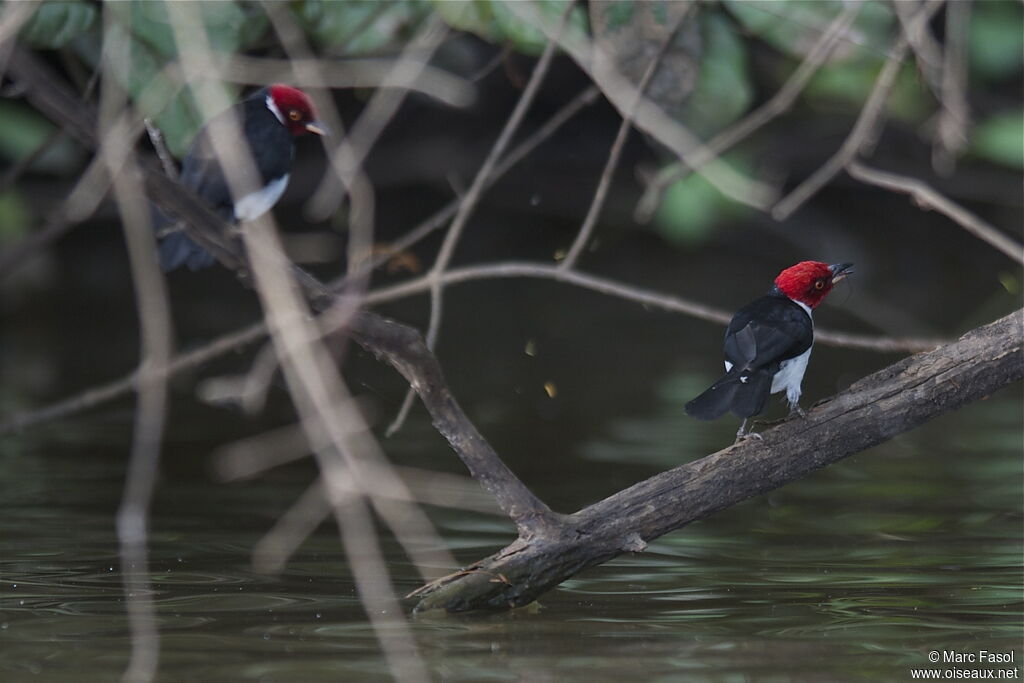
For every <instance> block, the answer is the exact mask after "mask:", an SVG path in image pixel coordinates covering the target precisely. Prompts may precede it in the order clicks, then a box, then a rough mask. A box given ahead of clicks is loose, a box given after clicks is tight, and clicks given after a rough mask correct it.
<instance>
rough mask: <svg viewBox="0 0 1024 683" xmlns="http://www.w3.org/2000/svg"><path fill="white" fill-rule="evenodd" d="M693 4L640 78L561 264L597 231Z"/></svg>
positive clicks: (575, 256) (571, 260)
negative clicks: (645, 102) (629, 142)
mask: <svg viewBox="0 0 1024 683" xmlns="http://www.w3.org/2000/svg"><path fill="white" fill-rule="evenodd" d="M692 7H693V5H692V4H690V5H686V6H685V7H684V8H683V10H682V11H681V12H680V13H679V17H678V18H677V19H676V22H675V24H674V25H673V26H672V28H671V30H670V31H669V32H668V35H667V36H666V37H665V40H664V42H662V44H661V46H660V47H659V48H658V52H657V54H655V55H654V59H652V60H651V63H650V64H648V65H647V70H646V71H644V75H643V77H642V78H641V79H640V84H639V85H638V86H637V90H636V100H635V101H634V102H633V106H632V107H630V108H629V111H628V113H627V114H625V115H624V116H623V117H622V123H620V124H619V131H618V132H617V133H616V134H615V140H614V142H612V147H611V150H609V152H608V160H607V161H606V162H605V165H604V170H603V171H602V172H601V178H600V180H599V181H598V183H597V190H595V191H594V198H593V199H592V200H591V202H590V208H589V209H587V215H586V217H585V218H584V219H583V225H582V226H581V227H580V230H579V232H578V233H577V234H576V238H575V239H574V240H573V243H572V246H570V247H569V251H568V253H567V254H566V255H565V260H563V261H562V263H561V266H560V267H561V268H564V269H566V270H568V269H569V268H572V267H573V266H575V265H576V262H577V261H579V258H580V254H581V253H582V252H583V248H584V247H586V245H587V243H588V242H589V241H590V236H591V234H592V233H593V231H594V226H595V225H596V224H597V218H598V216H600V215H601V209H603V208H604V202H605V199H606V198H607V196H608V190H609V189H610V188H611V184H612V177H613V176H614V175H615V170H616V169H617V168H618V167H619V159H620V158H621V156H622V149H623V147H625V145H626V138H627V137H628V136H629V131H630V130H631V129H632V128H633V116H634V114H635V113H636V108H637V105H639V104H640V100H641V99H642V98H643V97H644V95H645V94H646V92H647V86H649V85H650V83H651V79H652V78H653V77H654V74H655V72H656V71H657V70H658V67H659V65H660V64H661V60H662V59H664V57H665V53H666V52H668V48H669V46H671V45H672V43H673V42H674V41H675V39H676V35H678V33H679V29H681V28H682V26H683V23H684V22H685V21H686V20H687V18H688V17H689V16H690V10H691V8H692Z"/></svg>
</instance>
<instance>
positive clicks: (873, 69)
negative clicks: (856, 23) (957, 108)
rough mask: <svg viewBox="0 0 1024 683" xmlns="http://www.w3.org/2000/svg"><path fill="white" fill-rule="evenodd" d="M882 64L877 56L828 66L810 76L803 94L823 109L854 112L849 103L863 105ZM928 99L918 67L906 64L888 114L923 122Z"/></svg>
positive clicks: (894, 91) (896, 86) (893, 91)
mask: <svg viewBox="0 0 1024 683" xmlns="http://www.w3.org/2000/svg"><path fill="white" fill-rule="evenodd" d="M882 66H883V61H882V60H881V59H879V58H876V57H866V58H862V59H857V60H853V61H847V62H840V63H838V64H833V65H831V66H826V67H825V68H823V69H820V70H819V71H818V73H816V74H815V75H814V77H813V78H811V80H810V82H809V83H808V84H807V88H806V89H805V91H804V97H805V98H806V99H807V100H808V101H809V102H811V103H813V104H814V105H815V106H816V107H818V108H819V109H821V110H826V109H828V108H831V109H833V110H836V111H843V112H848V113H850V114H851V115H852V114H855V113H856V111H855V110H851V109H850V106H851V105H853V106H855V107H858V108H859V107H861V106H863V104H864V101H865V100H866V99H867V97H868V95H869V94H870V92H871V89H872V88H873V87H874V84H875V80H876V79H877V78H878V72H879V71H880V70H881V68H882ZM927 102H928V97H927V96H926V88H925V85H924V83H923V82H922V80H921V79H920V78H919V77H918V74H917V70H916V67H915V66H914V65H913V64H905V65H903V67H902V68H901V69H900V72H899V74H898V75H897V76H896V82H895V83H894V84H893V87H892V91H891V94H890V95H889V100H888V103H887V106H888V111H889V113H890V114H891V115H892V116H894V117H896V118H899V119H901V120H903V121H909V122H914V121H920V120H921V119H922V118H923V117H924V116H925V115H926V110H925V105H926V103H927Z"/></svg>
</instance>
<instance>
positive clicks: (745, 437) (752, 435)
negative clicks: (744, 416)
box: [733, 431, 764, 446]
mask: <svg viewBox="0 0 1024 683" xmlns="http://www.w3.org/2000/svg"><path fill="white" fill-rule="evenodd" d="M752 440H756V441H764V437H763V436H761V435H760V434H758V433H757V432H742V431H739V432H736V441H735V442H734V443H733V445H734V446H735V445H736V444H738V443H743V442H744V441H752Z"/></svg>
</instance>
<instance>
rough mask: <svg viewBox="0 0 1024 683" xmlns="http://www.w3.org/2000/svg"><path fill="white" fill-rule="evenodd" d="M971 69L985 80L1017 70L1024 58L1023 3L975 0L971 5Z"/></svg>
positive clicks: (1002, 76) (1011, 73)
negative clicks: (1023, 54) (981, 0)
mask: <svg viewBox="0 0 1024 683" xmlns="http://www.w3.org/2000/svg"><path fill="white" fill-rule="evenodd" d="M969 41H970V42H969V47H968V49H969V51H970V66H971V71H972V72H973V73H974V74H976V75H977V76H980V77H981V78H984V79H986V80H999V79H1003V78H1009V77H1011V76H1013V75H1014V74H1018V73H1020V71H1021V69H1022V67H1024V62H1022V60H1021V54H1022V53H1024V7H1021V5H1020V3H1017V2H976V3H974V4H973V5H972V6H971V26H970V34H969Z"/></svg>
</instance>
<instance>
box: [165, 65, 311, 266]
mask: <svg viewBox="0 0 1024 683" xmlns="http://www.w3.org/2000/svg"><path fill="white" fill-rule="evenodd" d="M227 116H235V117H237V118H236V120H237V121H238V122H239V125H240V126H241V127H242V136H243V137H244V139H245V143H246V145H247V146H248V147H249V153H250V154H251V155H252V160H253V163H255V165H256V170H257V171H259V176H260V177H259V182H258V185H259V186H260V189H258V190H256V191H255V192H252V193H251V194H248V195H246V196H245V197H241V198H239V200H238V201H237V202H236V201H234V199H233V198H232V196H231V190H230V187H229V185H228V181H227V178H226V177H225V176H224V169H223V168H221V165H220V161H219V160H218V159H217V155H216V154H215V153H214V148H213V144H212V143H211V142H210V128H211V124H213V121H214V120H216V119H218V118H220V117H227ZM325 130H326V129H325V128H324V127H323V126H322V125H321V124H320V122H319V121H317V117H316V109H314V107H313V103H312V102H311V101H310V99H309V97H307V96H306V93H304V92H302V91H301V90H299V89H297V88H292V87H290V86H287V85H282V84H280V83H278V84H275V85H271V86H268V87H266V88H262V89H260V90H257V91H256V92H255V93H253V94H252V95H250V96H249V97H247V98H246V99H244V100H242V101H241V102H239V103H238V104H236V105H234V106H233V107H231V108H230V109H228V110H227V111H224V112H222V113H220V114H218V115H217V116H216V117H215V119H213V120H211V121H209V122H207V124H206V125H205V126H203V128H202V129H201V130H200V131H199V133H198V134H196V137H195V139H194V140H193V141H192V145H191V147H190V148H189V151H188V154H186V155H185V159H184V160H183V161H182V163H181V178H180V182H181V184H182V185H184V186H185V187H187V188H189V189H190V190H192V191H193V192H195V193H196V195H198V196H199V198H200V199H202V200H204V201H205V202H206V203H207V204H209V205H210V207H211V208H212V209H213V210H214V211H216V212H217V213H218V214H220V215H221V216H222V217H223V218H224V219H225V220H228V221H251V220H253V219H255V218H258V217H259V216H261V215H263V214H264V213H266V212H267V211H269V210H270V209H271V207H273V206H274V204H276V203H277V200H278V199H280V198H281V195H282V194H284V189H285V187H287V186H288V176H289V175H290V174H291V169H292V157H293V156H294V155H295V145H294V143H293V138H296V137H298V136H300V135H305V134H306V133H315V134H316V135H324V133H325ZM171 223H172V221H171V220H170V219H168V218H167V217H166V216H160V217H158V219H157V221H156V224H157V225H156V228H157V231H158V234H159V231H160V230H161V229H166V228H167V227H168V225H169V224H171ZM213 262H214V258H213V255H212V254H210V253H209V252H207V251H206V250H205V249H203V248H202V247H200V246H199V245H198V244H196V243H195V242H193V241H192V240H190V239H189V238H188V235H186V234H185V233H184V232H182V231H180V230H178V231H176V232H170V233H169V234H167V235H164V236H162V239H161V240H160V266H161V267H162V268H163V269H164V270H165V271H169V270H174V269H175V268H177V267H179V266H182V265H185V266H188V267H189V268H190V269H191V270H198V269H199V268H205V267H206V266H210V265H213Z"/></svg>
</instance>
